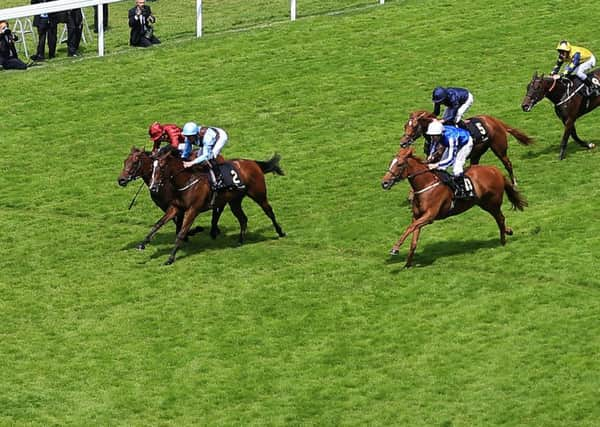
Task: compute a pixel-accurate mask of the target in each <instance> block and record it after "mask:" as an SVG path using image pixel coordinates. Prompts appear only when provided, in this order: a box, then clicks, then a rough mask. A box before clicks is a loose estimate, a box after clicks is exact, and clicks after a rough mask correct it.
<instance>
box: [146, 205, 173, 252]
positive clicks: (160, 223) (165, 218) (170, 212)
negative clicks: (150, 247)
mask: <svg viewBox="0 0 600 427" xmlns="http://www.w3.org/2000/svg"><path fill="white" fill-rule="evenodd" d="M177 211H178V209H177V208H176V207H175V206H173V205H171V206H169V208H168V209H167V210H166V211H165V214H164V215H163V217H162V218H161V219H159V220H158V221H157V222H156V224H154V226H153V227H152V229H151V230H150V233H148V235H147V236H146V238H145V239H144V240H143V241H142V242H141V243H140V244H139V245H138V246H137V248H138V249H140V250H144V249H146V245H147V244H148V243H149V242H150V240H152V238H153V237H154V235H155V234H156V232H157V231H158V230H159V229H160V227H162V226H163V225H165V223H166V222H167V221H170V220H171V219H173V218H175V216H176V215H177Z"/></svg>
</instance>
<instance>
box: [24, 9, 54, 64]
mask: <svg viewBox="0 0 600 427" xmlns="http://www.w3.org/2000/svg"><path fill="white" fill-rule="evenodd" d="M49 1H54V0H31V4H39V3H46V2H49ZM57 25H58V22H57V21H56V20H55V19H52V17H51V16H50V15H49V14H47V13H42V14H41V15H36V16H35V17H34V18H33V26H34V27H36V28H37V32H38V45H37V50H36V53H35V55H31V59H33V60H34V61H44V60H45V59H46V57H45V55H44V50H45V45H46V39H47V40H48V58H54V56H55V55H56V39H57Z"/></svg>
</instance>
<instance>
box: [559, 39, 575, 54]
mask: <svg viewBox="0 0 600 427" xmlns="http://www.w3.org/2000/svg"><path fill="white" fill-rule="evenodd" d="M556 50H564V51H565V52H570V51H571V43H569V42H568V41H566V40H561V41H560V42H559V43H558V46H556Z"/></svg>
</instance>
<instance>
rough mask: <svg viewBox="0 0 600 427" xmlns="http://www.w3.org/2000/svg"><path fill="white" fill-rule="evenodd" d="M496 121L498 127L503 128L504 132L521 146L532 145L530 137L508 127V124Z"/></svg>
mask: <svg viewBox="0 0 600 427" xmlns="http://www.w3.org/2000/svg"><path fill="white" fill-rule="evenodd" d="M497 120H498V122H499V123H500V125H502V126H503V127H504V130H505V131H506V132H508V133H510V134H511V135H512V136H514V137H515V138H516V139H517V141H519V142H520V143H521V144H523V145H531V144H533V138H532V137H530V136H529V135H526V134H525V133H524V132H523V131H520V130H519V129H517V128H514V127H512V126H509V125H508V124H506V123H504V122H503V121H502V120H499V119H497Z"/></svg>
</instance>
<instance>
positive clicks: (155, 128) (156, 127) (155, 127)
mask: <svg viewBox="0 0 600 427" xmlns="http://www.w3.org/2000/svg"><path fill="white" fill-rule="evenodd" d="M163 132H164V129H163V127H162V125H161V124H160V123H158V122H154V123H152V124H151V125H150V127H149V128H148V135H150V139H152V140H153V141H156V140H157V139H159V138H160V137H161V136H162V134H163Z"/></svg>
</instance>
